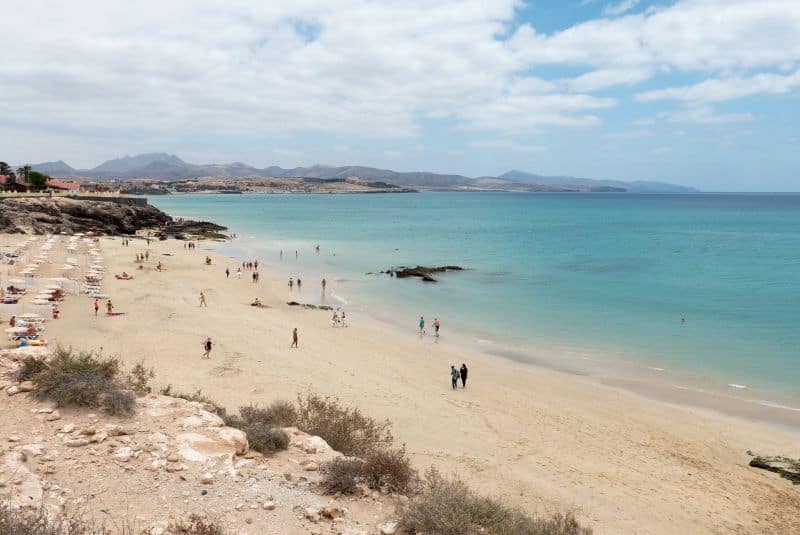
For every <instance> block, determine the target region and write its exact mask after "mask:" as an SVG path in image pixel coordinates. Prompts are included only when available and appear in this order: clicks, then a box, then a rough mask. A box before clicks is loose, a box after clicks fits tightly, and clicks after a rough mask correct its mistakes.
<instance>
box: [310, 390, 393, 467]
mask: <svg viewBox="0 0 800 535" xmlns="http://www.w3.org/2000/svg"><path fill="white" fill-rule="evenodd" d="M296 425H297V427H298V428H299V429H301V430H302V431H305V432H306V433H309V434H311V435H317V436H319V437H322V438H323V439H324V440H325V441H326V442H327V443H328V444H329V445H330V446H331V447H332V448H333V449H335V450H336V451H339V452H341V453H343V454H345V455H351V456H359V455H364V454H366V453H368V452H370V451H372V450H375V449H381V448H384V447H387V446H389V445H391V443H392V441H393V440H394V439H393V437H392V432H391V429H390V427H391V422H389V420H385V421H384V422H378V421H376V420H374V419H373V418H370V417H369V416H364V415H363V414H361V411H360V410H359V409H354V408H350V407H344V406H342V404H341V403H340V402H339V400H338V399H334V398H329V397H322V396H320V395H317V394H306V397H300V396H298V398H297V422H296Z"/></svg>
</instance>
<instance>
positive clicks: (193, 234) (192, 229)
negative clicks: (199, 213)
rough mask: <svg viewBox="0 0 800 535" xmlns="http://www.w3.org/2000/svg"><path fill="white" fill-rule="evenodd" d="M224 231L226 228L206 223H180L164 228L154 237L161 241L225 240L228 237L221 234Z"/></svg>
mask: <svg viewBox="0 0 800 535" xmlns="http://www.w3.org/2000/svg"><path fill="white" fill-rule="evenodd" d="M224 230H227V227H223V226H222V225H217V224H216V223H210V222H208V221H180V222H178V223H172V224H171V225H169V226H167V227H164V228H163V229H162V230H160V231H159V232H158V233H157V234H156V236H158V238H159V239H161V240H166V239H167V238H175V239H178V240H227V239H228V236H227V235H226V234H223V232H222V231H224Z"/></svg>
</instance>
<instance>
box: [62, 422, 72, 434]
mask: <svg viewBox="0 0 800 535" xmlns="http://www.w3.org/2000/svg"><path fill="white" fill-rule="evenodd" d="M73 431H75V424H67V425H65V426H64V427H62V428H61V432H62V433H72V432H73Z"/></svg>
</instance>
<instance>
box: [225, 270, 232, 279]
mask: <svg viewBox="0 0 800 535" xmlns="http://www.w3.org/2000/svg"><path fill="white" fill-rule="evenodd" d="M230 276H231V270H230V269H228V268H225V278H226V279H229V278H230Z"/></svg>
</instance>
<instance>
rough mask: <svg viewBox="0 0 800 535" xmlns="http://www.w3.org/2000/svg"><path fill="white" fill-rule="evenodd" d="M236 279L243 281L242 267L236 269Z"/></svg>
mask: <svg viewBox="0 0 800 535" xmlns="http://www.w3.org/2000/svg"><path fill="white" fill-rule="evenodd" d="M236 278H237V279H241V278H242V268H240V267H237V268H236Z"/></svg>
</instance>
